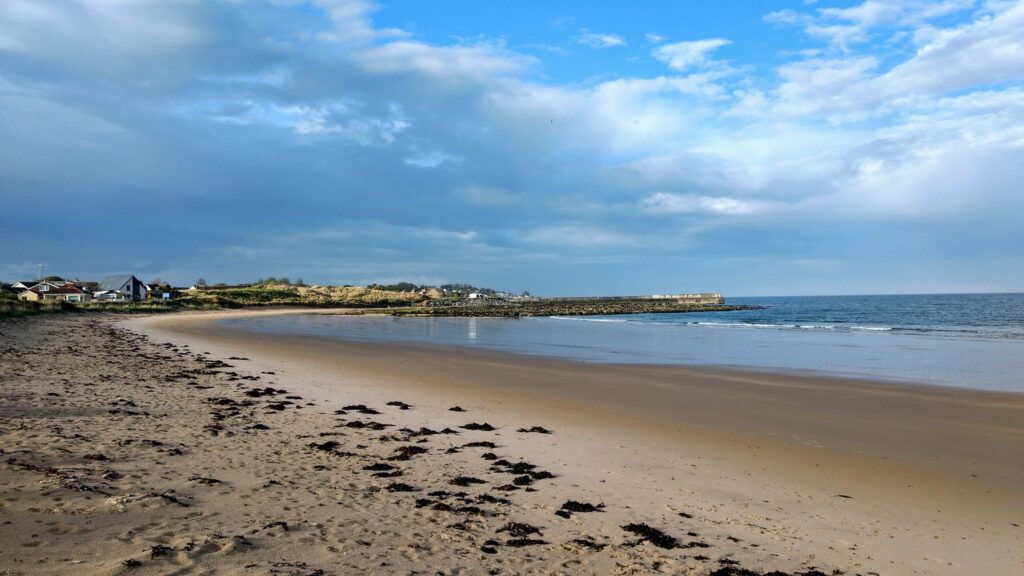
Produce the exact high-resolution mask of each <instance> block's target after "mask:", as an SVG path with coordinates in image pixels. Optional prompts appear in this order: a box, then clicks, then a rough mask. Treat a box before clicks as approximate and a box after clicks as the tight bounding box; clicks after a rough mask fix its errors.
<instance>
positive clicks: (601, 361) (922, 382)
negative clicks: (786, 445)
mask: <svg viewBox="0 0 1024 576" xmlns="http://www.w3.org/2000/svg"><path fill="white" fill-rule="evenodd" d="M185 314H189V315H191V313H185ZM202 314H213V315H216V317H217V318H218V319H221V320H233V319H236V318H245V317H250V318H252V317H256V318H258V317H263V316H286V315H287V316H307V315H308V316H358V317H367V316H371V317H377V318H395V319H407V318H413V319H414V320H413V321H416V320H415V319H416V318H422V319H427V318H432V317H429V316H422V317H421V316H408V315H398V316H395V315H393V314H391V313H389V312H388V311H387V310H385V309H381V310H379V311H378V310H374V311H371V312H370V313H366V312H365V311H356V312H349V311H347V310H322V309H316V308H309V309H276V310H265V311H259V310H246V311H207V312H203V313H202ZM531 318H533V317H522V318H500V317H493V316H471V317H466V318H459V319H480V320H488V321H493V320H529V319H531ZM538 318H548V317H536V318H533V319H534V320H536V319H538ZM571 318H572V319H583V317H579V318H576V317H571ZM550 319H553V320H565V319H569V318H563V317H550ZM229 328H231V329H234V330H237V331H240V332H246V333H261V334H267V335H268V336H274V335H281V336H289V335H291V336H308V337H315V338H321V339H328V340H337V341H342V342H349V343H352V344H360V345H362V344H366V345H374V346H399V347H409V348H422V349H424V350H431V349H434V350H437V351H438V352H439V353H443V354H444V353H452V352H456V351H471V352H473V353H476V352H480V353H487V352H494V353H497V354H507V355H512V356H521V357H524V358H537V359H551V360H557V361H565V362H570V363H577V364H581V365H590V366H594V365H597V366H610V367H619V368H626V367H632V368H643V367H651V368H657V369H674V368H686V369H691V370H697V371H706V372H709V373H724V372H728V373H736V374H740V375H744V374H746V375H752V376H757V375H766V376H777V377H789V376H792V377H797V378H811V379H815V378H817V379H823V380H843V381H852V382H854V383H856V384H858V385H865V386H872V385H881V386H899V387H904V386H907V387H919V388H924V389H940V390H947V391H954V392H955V391H976V392H986V393H992V394H1004V395H1008V396H1009V397H1010V399H1011V400H1012V399H1014V398H1016V397H1024V388H1021V389H1020V390H1016V389H1006V388H1003V387H999V386H998V385H995V384H992V383H989V384H987V385H984V384H983V385H973V386H967V385H961V384H957V383H956V382H954V381H938V382H937V381H934V380H927V379H926V378H925V377H924V376H918V377H910V376H906V377H901V376H899V375H896V374H871V373H868V372H856V371H851V370H842V369H833V370H828V369H823V368H799V367H791V366H769V365H754V364H740V363H713V362H690V361H677V362H672V361H653V360H646V359H641V360H636V361H616V360H612V359H609V358H610V356H609V354H608V351H607V350H605V351H597V352H596V356H594V357H586V356H580V355H576V356H573V355H571V354H568V353H558V352H552V351H551V350H550V346H548V347H547V348H545V345H544V344H540V345H539V346H537V347H534V348H533V349H529V348H520V349H516V350H511V349H508V348H505V347H502V346H501V345H500V344H496V343H495V342H490V343H484V344H479V343H469V342H451V341H443V340H442V341H422V340H418V339H416V337H415V336H412V337H410V338H409V339H403V338H394V339H391V338H387V337H381V336H378V337H364V338H360V337H357V336H353V335H351V334H344V335H341V334H314V333H304V332H287V331H274V330H268V331H263V330H259V329H251V328H248V327H244V326H243V327H239V326H231V327H229ZM677 328H678V327H677ZM689 329H690V328H689V327H686V330H689ZM728 330H731V328H729V329H728ZM801 334H803V333H801ZM616 352H617V351H616ZM616 352H613V353H616ZM627 353H628V352H627ZM602 354H603V356H601V355H602Z"/></svg>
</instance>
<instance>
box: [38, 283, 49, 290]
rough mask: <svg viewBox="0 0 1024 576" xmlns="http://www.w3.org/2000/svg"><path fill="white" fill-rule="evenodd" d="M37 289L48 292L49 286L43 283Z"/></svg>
mask: <svg viewBox="0 0 1024 576" xmlns="http://www.w3.org/2000/svg"><path fill="white" fill-rule="evenodd" d="M39 291H40V292H49V291H50V287H49V286H47V285H46V284H43V285H42V286H40V287H39Z"/></svg>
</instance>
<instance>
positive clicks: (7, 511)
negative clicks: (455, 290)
mask: <svg viewBox="0 0 1024 576" xmlns="http://www.w3.org/2000/svg"><path fill="white" fill-rule="evenodd" d="M250 313H251V312H243V313H241V314H250ZM259 313H294V311H286V312H276V311H272V312H259ZM237 314H240V313H237V312H233V313H209V314H191V315H163V316H153V317H145V318H130V319H126V318H124V317H116V316H100V315H82V316H69V317H53V318H41V319H39V318H37V319H25V320H16V321H15V320H8V321H4V322H3V323H0V350H2V360H0V380H2V383H3V387H2V394H3V402H2V404H0V450H2V453H0V456H2V457H3V462H4V464H3V465H2V466H0V506H2V508H0V517H2V520H0V544H2V545H0V550H2V552H0V574H71V573H75V574H136V573H137V574H185V573H189V574H191V573H199V574H351V573H381V574H416V573H421V574H424V573H442V574H480V573H491V574H518V573H538V574H551V573H556V574H557V573H564V574H590V573H595V574H648V573H666V574H694V575H704V574H721V575H728V574H733V575H744V574H762V573H767V572H770V571H780V572H783V573H787V574H805V573H811V574H814V573H816V572H815V571H820V572H821V573H824V574H833V573H844V574H864V575H868V574H878V575H902V574H940V575H946V574H949V575H953V574H957V575H962V574H993V575H1003V574H1005V575H1011V574H1020V573H1021V572H1022V571H1024V396H1021V395H1014V394H1005V393H995V392H982V391H970V390H961V389H955V388H940V387H929V386H912V385H900V384H887V383H877V382H866V381H858V380H851V379H838V378H825V377H817V376H814V377H812V376H806V375H789V374H770V373H758V372H741V371H730V370H718V369H715V370H710V369H694V368H683V367H660V366H616V365H595V364H581V363H575V362H570V361H563V360H554V359H542V358H532V357H522V356H512V355H505V354H500V353H494V352H482V351H476V350H466V349H458V348H450V347H447V348H446V347H437V346H423V345H407V344H366V343H351V342H343V341H336V340H326V339H316V338H311V337H303V336H276V335H275V336H269V335H265V334H257V333H246V332H242V331H238V330H232V329H228V328H225V327H223V326H219V325H217V324H216V321H217V320H218V319H220V318H223V317H225V316H228V315H237ZM456 407H457V408H459V410H452V409H453V408H456Z"/></svg>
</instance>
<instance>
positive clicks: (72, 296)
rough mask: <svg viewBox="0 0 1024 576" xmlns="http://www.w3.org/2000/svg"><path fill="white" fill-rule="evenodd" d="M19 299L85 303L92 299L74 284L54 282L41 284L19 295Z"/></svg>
mask: <svg viewBox="0 0 1024 576" xmlns="http://www.w3.org/2000/svg"><path fill="white" fill-rule="evenodd" d="M18 298H21V299H22V300H28V301H29V302H46V301H53V300H63V301H65V302H85V301H86V300H88V299H89V298H90V295H89V293H88V292H86V291H84V290H82V289H81V288H79V287H77V286H75V285H74V284H54V283H53V282H40V283H39V284H36V285H35V286H32V287H31V288H29V289H28V290H25V291H24V292H22V293H21V294H18Z"/></svg>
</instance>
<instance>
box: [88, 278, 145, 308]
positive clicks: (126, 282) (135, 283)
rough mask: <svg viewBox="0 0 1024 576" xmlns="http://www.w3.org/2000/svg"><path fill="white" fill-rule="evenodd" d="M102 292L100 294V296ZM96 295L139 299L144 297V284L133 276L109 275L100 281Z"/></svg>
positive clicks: (110, 297)
mask: <svg viewBox="0 0 1024 576" xmlns="http://www.w3.org/2000/svg"><path fill="white" fill-rule="evenodd" d="M101 294H102V296H101ZM95 295H96V297H97V298H102V299H104V300H115V301H118V302H120V301H125V300H132V301H136V302H137V301H139V300H144V299H145V298H146V285H145V284H143V283H142V280H139V279H138V278H136V277H135V276H132V275H128V276H109V277H107V278H104V279H103V280H101V281H100V285H99V289H98V290H97V291H96V294H95Z"/></svg>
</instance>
